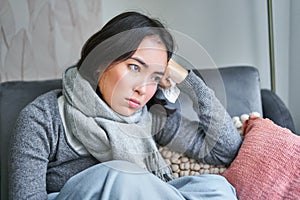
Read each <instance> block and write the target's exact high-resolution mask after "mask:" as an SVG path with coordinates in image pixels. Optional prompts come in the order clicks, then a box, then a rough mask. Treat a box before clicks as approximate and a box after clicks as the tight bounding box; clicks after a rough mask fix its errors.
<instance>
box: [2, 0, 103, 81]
mask: <svg viewBox="0 0 300 200" xmlns="http://www.w3.org/2000/svg"><path fill="white" fill-rule="evenodd" d="M101 14H102V13H101V1H99V0H89V1H69V0H67V1H61V0H53V1H32V0H27V1H12V0H1V2H0V26H1V30H0V82H4V81H10V80H42V79H52V78H60V77H61V74H62V72H63V71H64V69H65V68H66V67H68V66H69V65H72V64H74V63H76V61H77V60H78V59H79V56H80V50H81V47H82V45H83V43H84V41H85V40H86V39H87V38H88V37H89V36H90V35H91V34H93V33H94V32H95V31H97V30H98V29H99V28H100V27H101V26H102V20H101V16H102V15H101Z"/></svg>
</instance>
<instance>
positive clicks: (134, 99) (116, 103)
mask: <svg viewBox="0 0 300 200" xmlns="http://www.w3.org/2000/svg"><path fill="white" fill-rule="evenodd" d="M166 66H167V51H166V48H165V45H164V44H163V43H162V42H161V41H160V40H159V39H158V38H157V37H154V36H153V37H150V36H149V37H145V38H144V39H143V40H142V42H141V43H140V45H139V47H138V49H137V50H136V52H135V53H134V54H133V55H132V56H131V57H130V58H129V59H127V60H125V61H122V62H118V63H115V64H112V65H111V66H109V67H108V68H107V69H106V70H105V71H104V72H103V74H102V75H101V77H100V79H99V81H98V86H99V88H100V92H101V94H102V98H103V99H104V101H105V102H106V103H107V104H108V105H109V106H110V107H111V108H112V109H113V110H114V111H116V112H117V113H119V114H121V115H125V116H129V115H131V114H133V113H134V112H136V111H137V110H139V109H140V108H142V107H143V106H144V105H145V104H146V103H147V102H148V101H149V100H150V99H151V97H153V95H154V93H155V92H156V89H157V85H158V83H159V81H160V80H161V78H162V77H163V75H164V72H165V68H166Z"/></svg>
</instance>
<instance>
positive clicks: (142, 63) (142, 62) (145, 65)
mask: <svg viewBox="0 0 300 200" xmlns="http://www.w3.org/2000/svg"><path fill="white" fill-rule="evenodd" d="M130 58H131V59H133V60H135V61H137V62H139V63H140V64H141V65H143V66H144V67H145V68H148V67H149V66H148V65H147V64H146V63H145V62H144V61H143V60H141V59H139V58H137V57H130ZM155 74H159V75H162V76H163V75H165V73H164V72H155Z"/></svg>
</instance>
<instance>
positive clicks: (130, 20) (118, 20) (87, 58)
mask: <svg viewBox="0 0 300 200" xmlns="http://www.w3.org/2000/svg"><path fill="white" fill-rule="evenodd" d="M146 36H158V37H159V39H160V40H161V41H162V42H163V43H164V45H165V47H166V49H167V55H168V60H169V59H170V58H171V56H172V52H173V49H174V42H173V38H172V36H171V34H170V33H169V32H168V30H166V28H165V27H164V25H163V24H162V23H161V22H160V21H158V20H156V19H152V18H150V17H148V16H146V15H143V14H141V13H138V12H125V13H122V14H120V15H117V16H116V17H114V18H113V19H111V20H110V21H109V22H108V23H107V24H106V25H105V26H104V27H103V28H102V29H101V30H99V31H98V32H97V33H95V34H94V35H92V36H91V37H90V38H89V39H88V40H87V42H86V43H85V45H84V46H83V48H82V51H81V58H80V60H79V61H78V63H77V67H78V69H79V72H80V73H81V75H83V76H84V78H86V79H87V80H88V81H89V82H90V83H91V85H92V86H96V85H95V84H97V80H98V78H99V73H100V72H99V70H100V71H102V72H103V71H104V70H105V69H106V68H107V67H108V66H109V65H110V64H112V63H114V62H120V61H123V60H126V59H128V58H129V57H131V56H132V55H133V54H134V53H135V51H136V50H137V48H138V46H139V44H140V43H141V42H142V40H143V39H144V38H145V37H146Z"/></svg>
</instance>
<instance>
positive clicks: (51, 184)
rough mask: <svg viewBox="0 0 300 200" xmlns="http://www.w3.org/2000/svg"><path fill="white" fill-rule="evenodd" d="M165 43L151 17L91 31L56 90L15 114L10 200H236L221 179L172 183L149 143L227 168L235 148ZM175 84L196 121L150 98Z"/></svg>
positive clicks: (218, 111) (229, 129)
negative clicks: (186, 98)
mask: <svg viewBox="0 0 300 200" xmlns="http://www.w3.org/2000/svg"><path fill="white" fill-rule="evenodd" d="M173 46H174V44H173V39H172V36H171V35H170V33H169V32H168V31H167V30H166V29H165V28H164V26H163V25H162V24H161V23H160V22H159V21H157V20H155V19H151V18H149V17H147V16H145V15H142V14H140V13H137V12H126V13H122V14H120V15H118V16H116V17H115V18H113V19H112V20H111V21H109V22H108V23H107V24H106V25H105V26H104V27H103V28H102V29H101V30H100V31H99V32H97V33H95V34H94V35H93V36H92V37H91V38H90V39H89V40H88V41H87V42H86V44H85V45H84V47H83V49H82V53H81V59H80V60H79V62H78V63H77V65H76V66H74V67H70V68H69V69H67V70H66V71H65V73H64V75H63V90H62V91H60V90H55V91H51V92H49V93H47V94H44V95H42V96H40V97H38V98H37V99H36V100H35V101H33V102H32V103H31V104H29V105H28V106H27V107H26V108H25V109H23V111H22V112H21V113H20V116H19V118H18V121H17V124H16V128H15V131H14V136H13V139H12V141H13V143H12V145H11V155H10V158H11V161H10V163H11V166H10V185H9V187H10V196H11V198H12V199H23V198H24V199H47V198H48V199H54V198H56V199H129V198H130V199H201V198H208V199H236V197H235V191H234V188H232V186H231V185H230V184H229V183H228V182H227V181H226V180H225V179H224V178H223V177H221V176H217V175H202V176H194V177H184V178H179V179H173V177H172V173H171V170H170V168H169V166H167V164H166V163H165V162H164V159H163V158H162V157H161V155H160V154H159V152H158V149H157V144H159V145H168V146H169V147H170V148H172V149H174V150H176V151H179V152H185V153H186V154H187V155H188V156H190V157H193V158H195V159H197V160H199V161H202V162H207V163H212V164H229V163H230V162H231V161H232V160H233V158H234V157H235V155H236V153H237V151H238V148H239V146H240V144H241V138H240V136H239V133H238V132H237V130H236V128H235V127H234V125H233V123H232V122H231V118H230V116H229V115H228V114H227V113H226V111H225V109H224V108H223V107H222V105H221V104H220V102H219V101H218V100H217V99H216V97H215V96H214V94H213V92H212V91H211V90H210V89H209V88H208V87H207V86H206V85H205V84H204V82H203V81H202V80H201V79H200V78H199V77H197V76H196V75H195V74H194V73H193V72H192V71H190V72H188V71H187V70H186V69H184V68H183V67H181V66H180V65H178V64H177V63H176V62H174V61H173V60H172V59H171V56H172V52H173ZM158 88H159V89H158ZM176 88H177V89H178V88H179V90H180V91H181V92H182V93H183V92H185V93H186V94H187V96H188V97H189V98H190V99H191V101H192V105H191V106H192V107H193V109H194V110H195V111H196V112H197V115H198V118H199V119H198V120H191V119H188V118H187V117H185V116H183V115H181V113H180V109H182V108H178V105H177V109H173V110H172V112H170V110H169V109H164V108H163V107H162V106H161V105H159V104H157V103H156V102H157V101H155V99H156V98H155V97H154V95H155V93H156V92H158V91H159V90H162V91H165V93H166V91H169V92H170V93H171V95H172V94H173V93H174V92H176ZM177 92H178V91H177ZM157 95H158V94H157ZM176 97H177V95H175V98H176ZM179 98H180V95H179ZM160 100H161V98H160ZM173 100H174V99H173ZM164 102H168V101H167V100H165V101H164ZM178 102H179V101H178V100H177V104H178ZM175 104H176V103H175ZM175 107H176V106H175ZM179 107H180V105H179Z"/></svg>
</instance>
